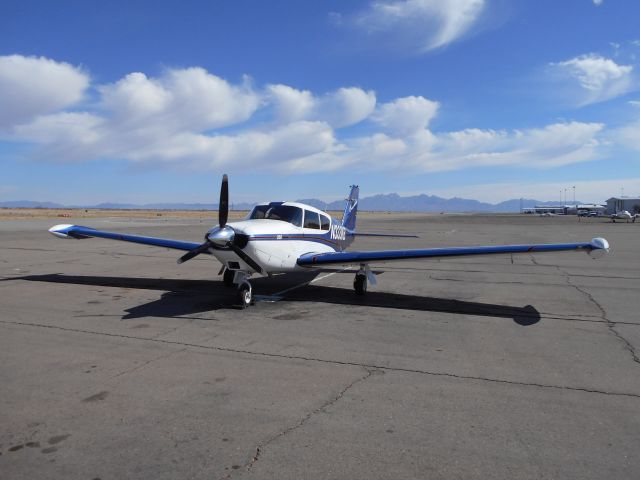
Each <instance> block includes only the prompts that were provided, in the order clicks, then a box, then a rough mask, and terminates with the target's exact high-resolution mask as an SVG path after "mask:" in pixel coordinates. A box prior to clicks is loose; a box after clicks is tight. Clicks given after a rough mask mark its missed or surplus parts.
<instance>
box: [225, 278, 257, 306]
mask: <svg viewBox="0 0 640 480" xmlns="http://www.w3.org/2000/svg"><path fill="white" fill-rule="evenodd" d="M227 275H228V276H227ZM249 276H250V275H249V274H247V273H246V272H242V271H239V270H236V271H234V270H226V271H225V272H224V282H225V285H226V284H227V278H229V279H230V280H229V281H230V283H231V285H233V284H236V285H238V300H239V301H240V308H241V309H243V310H244V309H245V308H247V307H248V306H250V305H253V291H252V288H251V284H250V283H249Z"/></svg>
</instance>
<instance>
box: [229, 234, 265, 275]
mask: <svg viewBox="0 0 640 480" xmlns="http://www.w3.org/2000/svg"><path fill="white" fill-rule="evenodd" d="M227 247H229V248H230V249H231V250H233V251H234V252H235V253H236V255H238V256H239V257H240V258H241V259H242V260H244V263H246V264H247V265H249V266H250V267H251V268H253V269H254V270H255V271H256V272H258V273H262V267H261V266H260V265H258V263H257V262H256V261H255V260H254V259H253V258H251V257H250V256H249V255H247V254H246V253H245V252H244V251H243V250H242V249H241V248H240V247H238V246H237V245H234V244H233V243H232V242H228V243H227Z"/></svg>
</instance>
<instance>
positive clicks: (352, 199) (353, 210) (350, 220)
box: [342, 185, 360, 231]
mask: <svg viewBox="0 0 640 480" xmlns="http://www.w3.org/2000/svg"><path fill="white" fill-rule="evenodd" d="M359 194H360V188H359V187H358V185H351V191H350V192H349V198H347V203H346V205H345V206H344V214H343V215H342V226H343V227H345V228H347V229H348V230H351V231H353V230H355V229H356V215H357V214H358V195H359Z"/></svg>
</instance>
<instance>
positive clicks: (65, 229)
mask: <svg viewBox="0 0 640 480" xmlns="http://www.w3.org/2000/svg"><path fill="white" fill-rule="evenodd" d="M49 232H50V233H52V234H53V235H55V236H56V237H60V238H76V239H83V238H91V237H97V238H108V239H110V240H122V241H123V242H133V243H141V244H143V245H153V246H155V247H166V248H173V249H175V250H186V251H191V250H193V249H194V248H197V247H199V246H200V244H199V243H193V242H183V241H180V240H170V239H167V238H157V237H143V236H140V235H127V234H124V233H113V232H104V231H102V230H96V229H94V228H89V227H81V226H80V225H56V226H55V227H51V228H50V229H49Z"/></svg>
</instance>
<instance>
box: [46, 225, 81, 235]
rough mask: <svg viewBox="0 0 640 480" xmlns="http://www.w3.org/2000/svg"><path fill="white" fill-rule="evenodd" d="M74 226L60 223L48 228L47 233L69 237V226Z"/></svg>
mask: <svg viewBox="0 0 640 480" xmlns="http://www.w3.org/2000/svg"><path fill="white" fill-rule="evenodd" d="M73 227H75V225H71V224H68V223H63V224H60V225H54V226H53V227H51V228H50V229H49V233H50V234H51V235H53V236H56V237H58V238H71V237H69V235H67V233H68V232H69V230H70V229H71V228H73Z"/></svg>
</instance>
